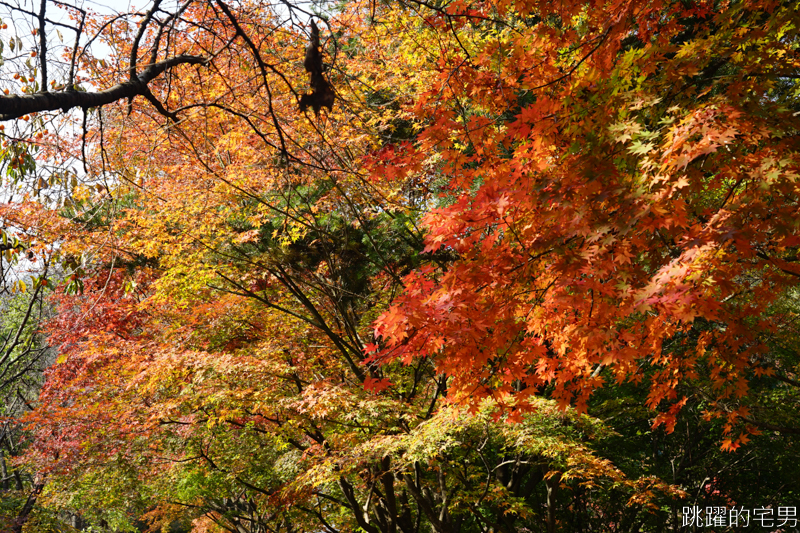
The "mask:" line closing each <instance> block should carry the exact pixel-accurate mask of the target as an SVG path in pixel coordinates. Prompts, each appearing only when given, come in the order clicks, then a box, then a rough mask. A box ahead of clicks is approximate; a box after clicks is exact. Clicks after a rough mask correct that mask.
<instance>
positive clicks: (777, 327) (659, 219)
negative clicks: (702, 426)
mask: <svg viewBox="0 0 800 533" xmlns="http://www.w3.org/2000/svg"><path fill="white" fill-rule="evenodd" d="M427 7H428V6H426V8H427ZM426 8H422V9H423V10H424V11H425V12H427V13H429V14H430V15H429V16H430V18H428V19H424V20H425V21H426V22H420V25H419V31H421V32H430V33H432V34H436V35H437V37H438V38H439V39H440V41H439V42H440V43H441V44H440V46H441V49H440V50H439V52H438V53H437V54H436V55H437V67H438V75H437V76H436V77H435V79H434V80H432V86H431V87H430V88H429V89H428V91H426V92H425V93H423V95H422V96H421V98H420V99H419V100H418V101H417V103H416V106H415V108H414V109H415V111H416V113H417V116H418V117H419V120H421V121H422V122H423V123H424V124H425V125H426V127H425V128H424V129H423V130H422V131H421V132H420V134H419V136H418V138H417V141H416V143H415V144H414V145H413V146H409V147H407V150H406V153H405V154H403V155H402V156H400V157H398V158H397V161H385V162H378V164H377V166H376V170H375V171H376V172H377V173H380V172H381V171H383V168H384V167H395V168H397V167H398V165H404V166H403V167H402V168H401V170H400V171H402V172H420V171H424V170H423V169H425V168H427V169H430V170H428V171H435V172H436V173H437V174H438V175H439V176H442V179H444V180H445V181H446V185H445V188H446V190H447V191H450V193H449V194H450V196H449V201H448V203H447V204H445V205H440V206H438V207H436V208H434V209H432V210H430V211H429V212H428V213H426V215H425V217H424V223H425V229H426V230H427V231H428V233H427V236H426V251H436V250H442V249H446V250H452V252H453V253H455V254H457V257H458V258H457V260H456V261H454V262H453V263H452V264H449V265H447V266H446V268H440V267H437V266H436V265H431V266H430V267H426V268H423V269H420V270H419V271H418V272H416V273H414V274H412V275H411V276H409V277H407V278H406V280H405V283H406V287H405V291H404V294H403V295H402V296H401V297H400V298H398V299H396V300H394V302H393V305H392V307H391V309H390V310H389V311H388V312H387V313H386V314H384V315H383V316H382V317H381V318H380V319H379V321H378V325H377V327H376V332H377V333H378V334H379V335H381V336H382V337H383V339H384V342H385V348H384V349H383V350H381V351H380V352H379V353H377V354H376V356H375V357H376V360H385V359H386V358H389V357H399V358H401V359H402V360H403V361H405V362H407V363H410V362H412V361H413V360H414V359H415V358H417V357H420V356H429V357H433V358H435V359H436V361H437V369H438V370H439V371H441V372H444V373H446V374H447V375H448V376H450V377H451V378H452V381H451V384H450V390H451V392H452V393H453V394H454V395H455V396H456V397H457V398H459V399H460V401H467V402H471V401H479V400H480V398H483V397H493V398H496V399H497V400H498V401H501V402H502V403H504V404H506V405H508V406H509V408H510V409H512V410H513V409H520V410H523V411H524V410H526V409H527V405H528V401H529V399H530V398H531V397H535V396H537V395H539V394H541V392H542V391H544V390H550V393H551V394H552V395H553V397H554V398H556V399H558V401H559V402H560V403H561V404H562V405H569V404H575V405H577V406H578V408H579V409H582V410H585V409H586V408H587V405H588V401H589V398H590V396H591V394H592V393H593V391H595V390H596V389H597V388H598V387H601V386H602V385H603V384H604V383H607V382H622V381H625V380H628V379H633V380H639V379H642V378H643V377H644V376H645V375H647V378H648V380H649V382H650V384H651V389H650V394H649V396H648V398H647V404H648V405H649V406H650V407H652V408H656V407H662V408H663V410H662V411H661V412H660V414H659V415H658V417H657V419H656V423H657V424H662V423H663V424H666V426H667V427H668V428H672V427H673V425H674V423H675V414H676V413H677V412H678V410H679V409H680V407H681V406H682V405H683V404H684V403H685V402H686V401H687V397H686V396H683V397H679V396H678V394H677V385H678V384H679V383H681V382H684V381H695V382H697V381H698V380H699V378H700V377H701V376H702V375H708V376H709V377H710V378H711V379H710V382H709V383H708V385H709V386H708V387H707V388H706V389H705V390H702V391H700V390H698V391H696V392H694V393H693V394H704V395H707V396H708V397H709V398H710V400H711V401H712V402H713V403H712V405H711V407H710V408H709V410H708V416H723V417H726V418H727V420H728V430H729V433H730V438H729V439H728V440H726V443H725V446H726V447H728V448H731V449H733V448H735V447H736V446H738V444H739V443H740V442H743V440H744V439H746V438H747V436H746V434H747V433H748V432H755V431H757V428H758V427H759V425H760V421H759V420H757V419H755V418H753V417H752V416H750V414H749V411H748V409H747V407H746V404H745V403H744V401H743V400H742V399H743V398H745V397H746V396H747V392H748V383H749V381H751V380H752V379H754V378H758V377H759V376H763V375H771V376H775V377H776V378H777V379H781V380H783V382H784V383H786V384H796V382H795V381H794V375H795V374H794V373H795V372H796V367H793V366H786V363H787V362H788V361H786V360H782V359H781V358H779V357H776V354H775V352H774V350H771V349H770V346H769V341H768V340H767V339H768V338H776V337H778V338H780V337H783V336H785V335H789V336H790V335H792V334H793V333H792V332H793V331H794V329H793V320H792V318H791V316H787V315H784V314H781V313H773V312H771V311H770V309H771V306H772V305H773V304H774V303H775V302H776V301H778V300H779V299H780V298H783V297H788V298H793V295H794V294H795V293H794V292H793V291H794V288H795V287H796V284H797V279H798V275H799V274H800V270H799V269H798V266H797V265H796V249H797V244H798V240H797V239H798V234H797V226H796V222H795V221H796V220H797V201H796V200H797V193H798V189H797V184H796V179H797V164H798V159H797V157H798V153H797V149H798V144H797V131H798V130H797V128H798V124H797V117H798V115H797V112H796V110H797V87H796V84H795V83H794V81H793V80H795V79H796V73H797V66H798V65H797V60H796V57H797V55H796V49H797V46H798V40H797V26H796V20H795V14H794V8H793V6H792V5H791V3H781V2H763V3H761V2H747V3H736V2H691V3H663V2H615V3H609V4H606V5H603V6H602V7H601V8H599V7H598V6H593V7H590V6H589V4H585V3H582V2H575V3H559V4H552V5H549V4H540V3H534V2H510V3H503V4H499V5H498V4H497V3H495V2H486V3H481V2H477V3H471V4H470V5H469V6H466V5H463V4H460V3H456V4H452V5H449V6H446V7H442V8H441V9H434V8H431V10H430V11H427V9H426ZM510 13H515V14H518V15H519V17H518V18H510V17H508V16H506V17H504V18H503V22H504V23H503V24H502V25H501V24H499V23H498V22H496V21H494V17H496V16H497V14H501V15H502V14H510ZM442 27H446V28H447V30H448V31H444V32H443V31H441V30H440V28H442ZM426 40H427V39H423V38H421V41H423V42H425V41H426ZM745 49H746V52H745V51H744V50H745ZM784 57H785V58H786V61H783V60H780V61H778V60H776V58H784ZM434 169H435V170H434ZM784 338H785V337H784ZM742 423H743V424H744V427H740V429H741V430H742V431H743V433H741V434H740V433H739V432H738V431H735V430H734V426H735V425H737V426H740V425H741V424H742ZM763 427H766V426H763V425H762V428H763ZM789 429H791V428H789ZM737 435H740V437H739V438H737Z"/></svg>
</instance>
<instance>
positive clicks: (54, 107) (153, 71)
mask: <svg viewBox="0 0 800 533" xmlns="http://www.w3.org/2000/svg"><path fill="white" fill-rule="evenodd" d="M208 61H209V60H208V59H207V58H205V57H199V56H192V55H185V54H182V55H179V56H175V57H171V58H169V59H165V60H164V61H159V62H158V63H155V64H153V65H150V66H149V67H147V68H146V69H144V70H143V71H142V72H141V74H139V75H138V76H137V77H136V79H135V80H134V81H127V82H124V83H120V84H118V85H115V86H113V87H111V88H110V89H106V90H105V91H99V92H94V93H85V92H79V91H64V92H60V93H36V94H32V95H25V96H16V95H15V96H4V97H0V120H13V119H15V118H20V117H22V116H24V115H28V114H30V113H39V112H42V111H58V110H60V111H67V110H69V109H72V108H74V107H80V108H83V109H87V108H90V107H101V106H104V105H108V104H111V103H113V102H116V101H117V100H123V99H125V98H133V97H135V96H140V95H145V94H147V93H149V89H148V87H147V84H148V83H150V82H151V81H153V80H154V79H155V78H157V77H158V76H160V75H161V74H163V73H164V72H165V71H166V70H168V69H170V68H173V67H176V66H178V65H207V64H208Z"/></svg>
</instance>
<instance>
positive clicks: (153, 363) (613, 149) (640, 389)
mask: <svg viewBox="0 0 800 533" xmlns="http://www.w3.org/2000/svg"><path fill="white" fill-rule="evenodd" d="M155 6H156V7H154V8H153V9H152V10H151V11H148V12H147V13H148V14H143V15H140V16H139V18H138V19H137V18H136V16H129V17H128V18H129V19H130V20H138V21H139V22H138V24H139V25H138V26H133V25H128V26H126V27H125V28H126V31H132V30H131V28H133V29H137V28H138V29H141V31H138V29H137V31H136V32H135V35H134V36H135V38H134V39H130V38H128V37H129V35H130V34H128V35H127V36H126V34H125V32H124V31H117V32H115V31H112V30H113V28H114V27H115V26H114V24H115V23H114V22H113V20H114V19H115V17H114V16H112V17H109V18H102V17H100V18H93V17H87V18H85V19H84V18H81V19H80V20H82V22H81V23H80V24H82V25H83V24H84V23H85V24H87V28H89V29H91V30H92V31H94V32H97V34H98V35H101V36H102V38H103V39H105V42H106V43H107V45H108V46H109V47H110V48H111V49H112V50H113V54H112V56H111V57H112V59H113V61H106V60H103V61H102V62H101V61H100V60H99V59H98V58H92V57H90V56H88V55H86V54H84V55H86V62H85V63H83V64H82V66H81V68H83V69H86V70H87V71H90V72H91V73H92V76H94V78H95V82H94V83H95V85H96V87H97V88H98V91H99V92H98V93H79V94H76V93H77V91H76V92H75V93H71V94H70V95H69V98H73V97H74V98H89V96H86V97H84V96H79V95H83V94H86V95H91V94H95V96H92V98H96V97H97V96H96V95H97V94H102V93H104V92H105V93H106V94H108V91H109V90H111V91H116V92H114V93H113V94H114V95H116V96H114V97H113V98H112V97H109V98H108V99H107V101H106V100H103V101H102V103H103V104H104V107H103V109H102V112H98V113H97V114H95V115H89V116H90V117H91V120H87V121H86V123H85V125H84V127H85V129H84V130H83V132H82V134H81V135H80V136H77V137H75V136H73V137H72V138H69V137H66V138H65V137H63V136H60V137H57V136H55V135H52V134H51V133H47V134H45V133H43V132H42V136H41V137H39V138H38V140H37V135H36V134H32V133H33V131H35V130H30V129H25V128H39V129H40V130H41V129H43V128H45V127H48V126H46V125H45V121H44V120H39V119H40V117H34V120H33V121H31V120H28V121H23V123H21V126H20V127H21V128H23V129H22V130H18V131H17V132H16V133H14V134H13V135H7V139H6V140H7V142H8V144H7V145H6V146H5V147H4V148H6V149H7V151H6V152H5V153H6V154H11V155H10V156H9V157H8V158H7V160H8V161H10V163H8V166H7V167H6V168H7V169H9V173H10V175H11V176H12V177H13V179H14V180H16V181H15V183H17V184H20V187H22V188H21V189H20V190H21V191H23V190H25V189H24V187H25V186H26V184H28V185H31V184H32V185H33V186H32V187H29V188H28V189H27V190H28V195H27V196H24V195H23V193H22V192H21V193H20V198H17V199H15V201H14V202H12V203H9V204H8V205H6V206H4V207H3V209H2V214H3V216H4V217H5V218H4V220H6V221H8V223H9V224H12V225H13V226H14V227H18V228H24V229H25V235H26V241H25V243H24V246H25V248H26V249H30V250H33V251H36V253H44V252H45V251H47V252H48V253H55V254H56V255H57V256H58V261H60V263H61V264H62V267H63V268H64V270H65V281H64V283H63V284H61V286H60V288H59V290H58V291H56V294H55V295H54V296H53V299H52V302H53V304H54V305H55V307H56V314H55V315H54V317H53V319H52V320H51V321H50V322H49V324H48V326H47V328H46V333H47V335H48V338H49V342H50V345H51V346H53V347H55V348H57V349H58V358H57V361H56V364H55V365H53V366H52V367H51V368H50V369H49V370H48V372H47V376H46V377H47V381H46V384H45V386H44V388H43V390H42V393H41V395H40V398H39V404H38V408H37V409H36V410H35V411H34V412H33V413H32V414H31V415H29V416H28V417H27V423H28V428H29V431H30V432H31V434H32V446H31V448H30V450H29V452H28V454H27V456H26V459H25V460H26V461H27V463H26V464H27V468H29V469H30V470H31V471H32V472H37V473H38V474H39V476H40V477H39V478H37V479H39V480H41V479H44V478H45V477H46V479H47V485H46V486H45V485H44V483H42V482H41V481H39V482H38V483H37V484H36V486H35V487H33V491H32V492H31V493H32V494H33V493H35V494H36V498H35V500H36V502H37V505H39V506H40V508H42V509H45V508H49V509H54V510H67V511H71V512H77V511H78V510H80V512H81V513H82V515H83V516H84V517H85V518H87V519H89V520H90V521H92V522H93V523H94V524H99V525H101V526H102V527H108V528H123V527H130V526H131V522H132V519H134V518H139V517H144V518H147V519H148V520H149V521H150V522H151V527H152V528H154V529H155V528H158V527H160V526H168V525H169V524H170V523H171V522H173V521H175V520H183V521H185V522H186V523H187V524H188V523H191V527H193V528H194V529H195V530H198V531H208V530H214V528H217V529H219V528H222V529H226V530H230V531H252V532H255V531H280V530H286V531H287V532H288V531H297V530H303V531H306V530H307V531H321V530H325V531H330V532H331V533H333V532H335V531H343V530H344V531H350V530H356V529H360V530H363V531H367V532H369V533H378V532H380V533H395V532H397V531H398V530H400V531H402V532H404V533H410V532H417V531H421V530H428V529H430V530H433V531H437V532H445V531H461V530H464V531H473V530H474V531H490V530H494V531H518V530H521V529H522V528H527V529H529V530H538V531H547V532H548V533H552V532H555V531H580V530H612V529H613V530H616V528H618V527H623V526H624V527H626V528H630V529H635V528H637V527H639V528H647V529H648V530H652V531H662V530H666V529H667V528H668V527H671V528H672V529H679V521H680V520H679V517H678V513H677V509H679V508H680V507H679V506H680V503H681V502H686V501H688V500H687V499H688V498H689V496H688V495H687V494H686V493H685V492H683V491H682V490H681V489H684V490H687V491H689V490H690V489H691V491H692V492H697V494H698V495H694V494H692V497H694V502H695V503H697V502H698V501H701V497H700V495H699V494H700V492H698V490H699V489H698V488H697V486H698V484H699V486H700V487H701V489H703V490H705V494H704V495H703V498H702V501H704V502H707V503H709V504H713V503H717V504H719V503H720V502H722V504H723V505H727V504H728V502H729V501H733V502H735V503H738V504H741V503H743V502H746V501H749V500H746V494H743V493H741V492H737V489H736V488H735V487H733V486H732V481H731V479H730V478H729V477H727V476H728V474H727V473H726V472H725V469H726V467H724V466H719V465H720V464H723V463H724V460H723V459H720V457H724V456H721V455H720V454H719V452H718V451H715V452H714V453H713V454H711V453H710V452H708V450H709V449H713V448H714V447H716V446H718V444H719V442H718V441H720V440H722V444H723V447H724V448H725V449H726V450H732V449H735V448H737V447H739V446H740V445H742V444H744V443H746V441H747V439H751V438H752V439H753V440H754V442H753V443H751V445H752V446H756V444H757V445H758V447H757V448H755V449H757V450H759V453H758V456H759V457H762V456H763V455H764V454H767V456H768V452H765V451H764V450H774V449H776V448H775V447H776V446H780V444H778V445H776V444H775V443H774V442H773V441H774V440H775V437H774V436H773V435H768V436H763V437H762V436H758V435H756V433H757V432H758V428H760V429H762V430H769V431H772V432H774V431H779V432H781V433H782V434H784V435H786V434H791V433H792V432H795V433H796V431H797V428H796V423H795V422H794V420H793V418H792V416H791V413H792V410H791V405H792V402H794V403H796V401H797V394H798V390H797V389H798V387H797V380H796V371H797V364H798V361H797V357H796V353H797V351H796V350H795V349H794V341H793V336H794V333H795V331H796V330H795V326H794V317H795V316H796V308H797V305H796V285H795V284H796V282H795V280H796V279H797V277H798V275H800V271H798V269H797V266H796V264H795V259H796V257H795V256H796V249H797V244H798V241H797V226H796V223H795V222H794V221H795V220H796V219H797V216H796V215H797V213H796V211H797V186H796V184H795V179H796V175H797V120H798V118H797V116H796V112H797V96H798V95H797V88H796V86H795V83H794V81H793V80H794V79H796V69H797V66H798V65H797V62H796V61H797V60H796V59H794V58H795V57H796V49H797V46H798V41H797V34H796V32H797V28H796V22H795V18H796V16H795V15H794V14H793V6H792V5H791V4H790V3H788V2H784V3H781V2H749V3H747V4H746V5H745V4H743V3H724V2H682V3H675V4H672V3H663V2H659V1H650V2H621V1H620V2H606V3H601V2H597V3H586V2H574V3H560V4H557V5H555V4H554V5H550V4H549V3H540V2H527V1H519V2H499V1H486V2H472V3H469V4H465V3H462V2H453V3H448V4H441V5H440V4H434V3H421V2H408V3H404V4H395V5H379V4H376V3H369V2H367V3H363V4H361V3H358V2H352V3H348V4H346V5H344V6H342V7H341V9H340V10H338V11H336V12H332V13H330V14H329V16H325V17H317V18H316V20H317V22H318V26H317V25H313V26H312V25H311V24H310V22H309V21H310V19H309V18H307V16H308V15H310V14H309V13H304V14H303V22H304V23H306V22H308V26H307V27H306V26H305V25H294V26H293V25H292V24H287V23H286V22H287V18H288V22H290V23H293V22H296V19H295V17H296V16H297V15H298V14H299V13H302V11H300V8H299V7H298V6H289V7H288V8H287V9H288V11H287V12H285V13H281V12H280V11H279V10H275V9H272V8H271V7H270V6H268V5H264V4H259V3H255V4H242V5H235V6H228V5H227V4H225V3H223V2H196V3H195V2H189V3H187V4H185V6H184V8H183V10H182V11H179V12H172V13H171V12H169V11H160V8H159V7H158V6H159V4H155ZM397 7H400V9H397ZM42 13H44V12H43V11H42ZM78 13H79V12H78ZM148 28H152V29H153V30H152V31H150V30H148ZM159 28H160V29H159ZM313 28H317V30H316V31H315V30H314V29H313ZM315 34H316V37H314V36H315ZM159 36H160V37H159ZM317 39H318V40H319V42H317ZM318 45H319V48H318V49H317V46H318ZM41 46H42V45H41V44H40V47H41ZM309 46H310V47H311V48H310V50H311V55H312V57H315V59H314V60H313V61H309V60H308V58H309ZM314 54H319V55H321V56H322V58H321V61H322V62H323V63H322V64H319V61H320V58H319V57H318V56H314ZM70 57H76V56H70ZM181 57H184V58H185V57H192V58H202V60H201V59H197V61H196V62H197V63H198V64H202V65H201V67H200V68H196V69H183V70H181V69H180V68H178V67H177V65H173V64H172V63H170V69H165V70H164V71H159V72H158V74H159V76H153V77H151V78H148V79H147V80H146V81H142V80H140V82H136V83H134V84H135V85H136V88H135V91H134V92H133V93H125V92H124V91H123V89H108V88H109V87H113V86H114V84H115V83H118V82H123V85H124V83H128V82H124V81H123V80H128V81H131V80H133V78H134V77H136V76H139V75H140V74H141V75H144V73H145V71H146V69H147V68H152V67H153V66H155V65H159V64H163V62H164V61H175V58H181ZM171 58H172V59H171ZM776 58H779V59H780V61H776ZM40 59H41V60H43V61H44V63H46V61H45V59H46V55H45V54H40ZM71 61H74V60H71ZM147 61H149V64H150V67H145V70H143V71H141V73H140V74H137V72H140V71H139V70H138V69H139V67H137V65H145V64H147V63H146V62H147ZM193 61H194V60H193ZM178 62H180V61H178ZM44 63H42V64H44ZM69 64H72V63H69ZM76 64H77V63H76ZM109 64H113V66H114V68H108V65H109ZM172 67H176V68H175V70H172ZM153 72H155V71H153ZM40 74H41V77H42V80H46V79H47V78H46V76H47V74H45V73H44V72H40ZM28 79H29V78H28ZM137 83H138V84H137ZM42 84H43V85H46V84H45V83H44V82H42ZM124 87H128V88H129V89H130V88H131V87H133V85H130V84H129V85H124ZM309 89H310V90H311V93H308V92H307V91H308V90H309ZM126 90H127V89H126ZM130 90H132V91H133V90H134V89H130ZM331 90H333V91H335V98H334V102H333V104H332V105H328V104H329V103H330V94H329V91H331ZM137 91H138V92H137ZM33 92H35V90H34V91H33ZM59 94H61V93H59ZM131 94H136V95H140V96H144V97H145V99H146V100H147V101H148V103H147V105H140V104H141V103H142V102H140V101H139V100H134V101H133V102H132V103H130V104H129V103H128V102H125V101H117V100H118V97H120V96H121V97H123V98H124V97H126V96H130V95H131ZM314 94H318V95H323V96H324V98H323V97H322V96H317V97H315V96H313V95H314ZM24 98H27V99H26V100H25V101H26V102H29V101H35V102H37V104H36V105H42V106H44V107H42V108H41V110H45V109H49V110H51V111H57V109H58V108H60V107H62V106H61V104H48V103H47V102H51V101H52V102H55V101H56V100H54V98H56V97H55V96H53V95H48V94H47V93H37V94H32V95H30V97H24ZM63 98H66V96H64V97H63ZM0 101H2V97H0ZM18 101H19V99H17V100H13V105H14V106H17V105H18ZM8 102H12V100H7V101H6V103H8ZM314 102H316V103H317V104H320V105H314ZM8 105H11V103H8ZM78 105H79V106H80V105H81V104H78ZM309 107H310V110H313V111H315V113H310V112H309V111H310V110H309ZM3 109H4V108H3ZM37 109H39V108H37ZM8 113H11V115H13V112H8ZM11 115H9V116H11ZM29 118H30V117H29ZM48 120H50V119H48ZM48 124H52V122H49V123H48ZM32 147H37V149H38V151H34V150H33V148H32ZM20 154H23V157H22V159H20ZM74 159H79V160H80V161H81V163H82V166H83V167H84V172H83V174H80V175H79V173H76V172H74V171H66V170H65V168H64V163H65V162H67V161H71V160H74ZM34 160H35V161H37V165H34ZM14 161H16V163H15V165H14V168H13V172H12V168H11V166H10V165H11V163H13V162H14ZM51 165H52V166H51ZM20 167H22V168H20ZM49 168H51V169H52V170H54V171H55V172H53V171H50V173H49V175H48V174H44V175H43V174H42V172H44V169H49ZM37 173H38V174H37ZM45 178H46V179H45ZM40 179H42V180H43V181H41V182H40V181H39V180H40ZM37 189H38V191H37ZM42 190H47V191H48V194H50V193H51V194H52V196H53V198H52V199H50V200H47V199H45V200H44V201H43V200H42V199H41V196H39V198H38V200H37V197H36V195H38V194H39V193H41V191H42ZM32 192H34V193H35V194H32ZM598 390H600V392H599V393H598V392H597V391H598ZM753 390H757V391H758V392H759V393H762V392H763V393H764V394H763V395H754V394H752V392H749V391H753ZM593 395H594V396H593ZM615 396H616V397H617V398H614V397H615ZM572 404H574V405H575V406H576V407H577V408H578V411H589V415H582V414H579V412H576V411H574V410H572V409H571V408H570V407H569V406H570V405H572ZM682 408H683V410H682ZM590 415H593V416H590ZM652 417H655V422H656V426H658V425H659V424H660V425H663V426H665V428H666V429H668V430H670V431H671V430H674V429H677V430H680V431H686V433H687V434H689V435H690V438H688V439H687V442H688V444H687V445H686V447H685V448H684V447H683V446H682V445H681V446H675V445H674V444H670V442H672V441H669V440H668V439H669V437H668V436H666V434H665V433H663V431H662V430H661V429H652V428H649V426H650V425H651V422H652V420H651V419H652ZM602 418H606V419H607V420H609V422H607V423H604V422H603V421H602V420H601V419H602ZM611 422H613V424H611ZM610 425H613V426H614V427H617V428H618V431H620V433H621V436H617V435H615V433H614V431H613V430H612V429H610V428H609V426H610ZM697 427H701V428H708V429H709V436H708V437H707V439H706V440H708V442H701V441H702V440H703V439H701V438H700V437H698V436H697V434H698V432H699V430H697V429H696V428H697ZM634 430H635V433H633V431H634ZM660 431H662V432H661V433H659V432H660ZM783 438H784V437H781V439H783ZM780 442H784V441H783V440H780V439H779V443H780ZM641 443H645V444H648V445H649V446H650V447H651V448H652V449H653V452H652V453H649V452H645V451H643V449H646V448H647V447H645V446H643V445H642V446H640V444H641ZM701 446H704V447H705V448H703V449H704V451H703V452H702V453H697V454H696V455H701V456H703V455H707V457H708V459H704V460H703V461H704V462H702V461H700V460H698V459H697V457H696V455H694V454H695V452H694V450H695V449H696V448H697V447H701ZM792 446H793V445H790V446H788V448H786V449H788V450H790V451H783V452H782V453H785V454H787V455H785V456H782V457H788V456H789V455H790V454H791V450H792V449H794V448H793V447H792ZM676 448H677V449H676ZM621 450H624V453H622V452H621ZM609 458H613V460H614V462H613V463H612V462H610V461H609ZM668 460H669V461H672V463H671V464H672V465H673V467H674V465H675V464H678V465H679V468H678V469H677V470H676V469H675V468H673V470H672V472H671V475H670V472H669V469H668V467H667V466H665V465H666V464H667V461H668ZM643 465H648V466H643ZM650 465H652V466H650ZM710 474H712V475H710ZM747 475H751V474H749V473H748V474H747ZM781 475H790V474H786V473H784V474H781ZM778 479H782V478H780V477H779V478H778ZM663 480H667V481H668V482H669V483H672V484H673V485H668V484H667V483H665V482H664V481H663ZM705 487H708V488H707V490H706V489H705ZM775 487H776V492H775V494H776V496H775V498H778V496H777V494H779V493H780V494H781V496H780V497H781V498H782V497H784V495H785V493H781V491H782V490H783V487H782V486H781V485H780V483H779V482H778V481H776V482H775ZM37 490H38V491H42V494H41V496H39V494H38V492H36V491H37ZM780 501H781V500H777V499H776V500H775V501H774V502H769V503H771V504H780ZM757 503H758V502H757ZM665 510H667V511H665ZM659 513H660V514H659ZM28 514H31V510H30V509H28ZM46 518H47V517H46V513H40V514H39V515H36V514H35V513H34V514H32V515H31V518H30V519H29V520H28V521H27V525H26V526H25V527H26V530H31V531H33V530H36V529H37V528H38V529H45V528H46V527H48V526H47V523H46ZM19 529H21V526H20V527H19Z"/></svg>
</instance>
